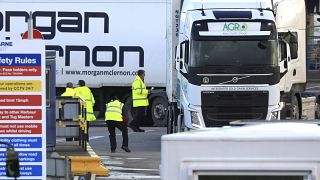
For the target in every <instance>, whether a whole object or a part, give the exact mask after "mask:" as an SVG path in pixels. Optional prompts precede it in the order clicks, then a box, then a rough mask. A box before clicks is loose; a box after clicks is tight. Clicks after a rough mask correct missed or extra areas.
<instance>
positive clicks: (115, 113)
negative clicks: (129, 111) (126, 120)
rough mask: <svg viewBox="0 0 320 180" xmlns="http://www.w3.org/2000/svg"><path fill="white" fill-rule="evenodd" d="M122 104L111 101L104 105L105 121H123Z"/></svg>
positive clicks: (117, 101)
mask: <svg viewBox="0 0 320 180" xmlns="http://www.w3.org/2000/svg"><path fill="white" fill-rule="evenodd" d="M122 107H123V103H121V102H120V101H119V100H115V101H111V102H109V103H108V104H106V113H105V120H106V121H108V120H112V121H123V120H122Z"/></svg>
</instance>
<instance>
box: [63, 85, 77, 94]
mask: <svg viewBox="0 0 320 180" xmlns="http://www.w3.org/2000/svg"><path fill="white" fill-rule="evenodd" d="M75 95H76V91H75V90H74V89H73V84H72V82H68V83H67V87H66V91H65V92H64V93H62V94H61V96H75Z"/></svg>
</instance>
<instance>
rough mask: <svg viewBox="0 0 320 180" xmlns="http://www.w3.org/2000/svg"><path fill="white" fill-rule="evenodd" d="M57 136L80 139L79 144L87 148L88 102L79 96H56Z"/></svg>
mask: <svg viewBox="0 0 320 180" xmlns="http://www.w3.org/2000/svg"><path fill="white" fill-rule="evenodd" d="M56 120H57V122H56V123H57V128H56V137H65V138H66V140H78V141H79V146H81V147H82V148H83V149H84V150H85V151H86V150H87V141H88V137H89V135H88V128H87V121H86V104H85V101H84V100H82V99H81V98H79V97H70V96H57V97H56Z"/></svg>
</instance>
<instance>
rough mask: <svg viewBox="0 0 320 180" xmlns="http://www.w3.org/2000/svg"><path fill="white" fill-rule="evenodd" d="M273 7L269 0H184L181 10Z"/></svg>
mask: <svg viewBox="0 0 320 180" xmlns="http://www.w3.org/2000/svg"><path fill="white" fill-rule="evenodd" d="M213 8H214V9H269V10H271V9H273V4H272V1H271V0H243V1H238V0H205V1H203V0H185V1H184V2H183V7H182V12H186V11H188V10H196V9H213Z"/></svg>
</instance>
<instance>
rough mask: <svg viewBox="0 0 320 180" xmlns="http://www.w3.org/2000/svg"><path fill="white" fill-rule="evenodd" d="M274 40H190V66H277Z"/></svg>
mask: <svg viewBox="0 0 320 180" xmlns="http://www.w3.org/2000/svg"><path fill="white" fill-rule="evenodd" d="M277 56H278V55H277V44H276V41H275V40H261V41H259V40H254V41H243V40H239V41H237V40H234V41H197V40H193V41H191V56H190V62H189V63H188V64H189V66H190V67H205V66H247V65H249V66H250V65H255V66H260V65H261V66H278V60H277Z"/></svg>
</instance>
